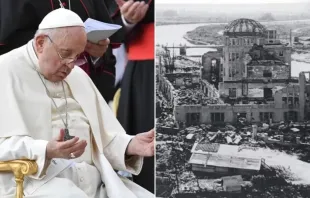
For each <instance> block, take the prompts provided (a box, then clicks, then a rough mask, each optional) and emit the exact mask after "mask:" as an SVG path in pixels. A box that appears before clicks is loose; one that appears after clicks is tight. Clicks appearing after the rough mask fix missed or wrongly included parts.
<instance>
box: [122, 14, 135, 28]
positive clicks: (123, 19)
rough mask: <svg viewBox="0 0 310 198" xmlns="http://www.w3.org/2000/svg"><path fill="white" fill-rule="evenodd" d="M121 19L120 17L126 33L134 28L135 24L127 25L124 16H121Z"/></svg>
mask: <svg viewBox="0 0 310 198" xmlns="http://www.w3.org/2000/svg"><path fill="white" fill-rule="evenodd" d="M121 17H122V21H123V24H124V26H125V28H126V31H127V32H129V31H131V30H132V28H134V27H135V26H136V24H135V23H133V24H131V23H128V22H127V21H126V19H125V17H124V15H121Z"/></svg>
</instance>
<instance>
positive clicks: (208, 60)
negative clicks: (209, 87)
mask: <svg viewBox="0 0 310 198" xmlns="http://www.w3.org/2000/svg"><path fill="white" fill-rule="evenodd" d="M221 58H222V53H221V52H207V53H205V54H204V55H202V61H201V62H202V66H203V69H202V75H201V78H202V79H206V80H207V81H209V82H211V73H212V70H213V71H214V72H215V73H216V74H217V75H218V77H219V74H220V66H221ZM212 60H216V64H215V65H214V66H212ZM217 80H219V78H218V79H217Z"/></svg>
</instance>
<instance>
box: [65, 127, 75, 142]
mask: <svg viewBox="0 0 310 198" xmlns="http://www.w3.org/2000/svg"><path fill="white" fill-rule="evenodd" d="M72 138H74V136H71V135H70V133H69V129H65V137H64V140H65V141H67V140H71V139H72Z"/></svg>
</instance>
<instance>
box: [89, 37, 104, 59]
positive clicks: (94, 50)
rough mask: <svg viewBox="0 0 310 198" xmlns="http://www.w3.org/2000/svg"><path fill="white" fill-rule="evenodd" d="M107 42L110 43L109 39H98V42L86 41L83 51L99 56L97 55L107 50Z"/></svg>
mask: <svg viewBox="0 0 310 198" xmlns="http://www.w3.org/2000/svg"><path fill="white" fill-rule="evenodd" d="M109 44H110V40H109V39H105V40H102V41H99V43H98V44H95V43H91V42H88V43H87V45H86V47H85V51H86V52H87V53H88V54H89V55H91V56H93V57H95V58H99V57H101V56H103V54H104V53H105V52H106V51H107V49H108V47H109Z"/></svg>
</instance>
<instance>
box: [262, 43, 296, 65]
mask: <svg viewBox="0 0 310 198" xmlns="http://www.w3.org/2000/svg"><path fill="white" fill-rule="evenodd" d="M264 48H266V49H268V50H269V51H270V53H272V55H274V56H275V57H276V58H278V59H280V60H282V61H283V62H284V63H288V64H289V65H291V61H292V59H291V53H292V48H291V47H287V46H283V45H264Z"/></svg>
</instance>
